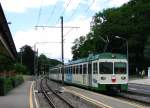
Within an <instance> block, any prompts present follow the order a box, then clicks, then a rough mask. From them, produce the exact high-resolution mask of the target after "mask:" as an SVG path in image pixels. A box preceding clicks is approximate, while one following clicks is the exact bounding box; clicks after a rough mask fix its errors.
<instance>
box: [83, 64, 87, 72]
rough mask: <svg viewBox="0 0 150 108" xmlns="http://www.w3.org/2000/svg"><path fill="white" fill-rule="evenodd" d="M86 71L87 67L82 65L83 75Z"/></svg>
mask: <svg viewBox="0 0 150 108" xmlns="http://www.w3.org/2000/svg"><path fill="white" fill-rule="evenodd" d="M86 71H87V65H86V64H84V65H83V74H86Z"/></svg>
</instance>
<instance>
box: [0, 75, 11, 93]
mask: <svg viewBox="0 0 150 108" xmlns="http://www.w3.org/2000/svg"><path fill="white" fill-rule="evenodd" d="M12 88H13V86H12V81H11V78H5V77H0V95H1V96H4V95H5V94H6V93H7V92H8V91H10V90H11V89H12Z"/></svg>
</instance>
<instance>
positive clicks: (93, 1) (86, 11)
mask: <svg viewBox="0 0 150 108" xmlns="http://www.w3.org/2000/svg"><path fill="white" fill-rule="evenodd" d="M94 3H95V0H92V2H91V4H90V5H89V6H88V7H87V9H86V10H85V13H88V11H89V9H90V8H91V6H92V5H93V4H94Z"/></svg>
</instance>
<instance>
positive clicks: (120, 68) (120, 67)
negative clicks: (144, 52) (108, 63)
mask: <svg viewBox="0 0 150 108" xmlns="http://www.w3.org/2000/svg"><path fill="white" fill-rule="evenodd" d="M126 67H127V66H126V63H121V62H116V63H114V73H115V74H126V73H127V69H126Z"/></svg>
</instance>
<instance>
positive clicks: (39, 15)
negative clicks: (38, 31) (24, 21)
mask: <svg viewBox="0 0 150 108" xmlns="http://www.w3.org/2000/svg"><path fill="white" fill-rule="evenodd" d="M43 1H44V0H41V6H40V10H39V12H38V19H37V23H36V25H38V24H39V21H40V17H41V12H42V5H43Z"/></svg>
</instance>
